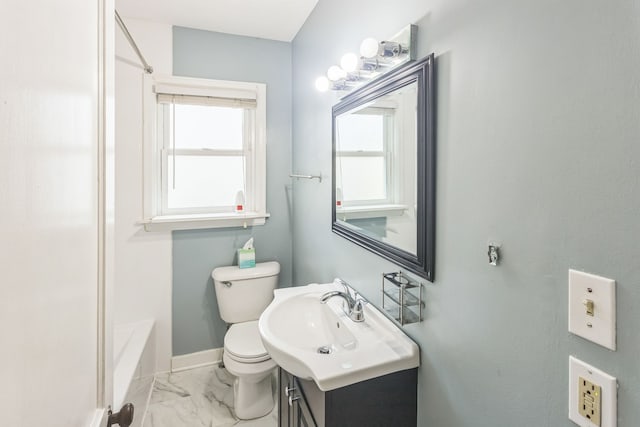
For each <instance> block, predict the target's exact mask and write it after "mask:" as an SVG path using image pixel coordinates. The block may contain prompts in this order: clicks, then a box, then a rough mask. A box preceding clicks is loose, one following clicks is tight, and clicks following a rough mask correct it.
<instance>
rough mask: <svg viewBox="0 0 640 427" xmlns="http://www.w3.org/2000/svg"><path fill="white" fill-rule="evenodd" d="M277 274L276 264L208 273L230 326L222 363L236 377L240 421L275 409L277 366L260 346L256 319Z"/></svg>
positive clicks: (234, 389) (271, 290)
mask: <svg viewBox="0 0 640 427" xmlns="http://www.w3.org/2000/svg"><path fill="white" fill-rule="evenodd" d="M279 273H280V264H278V263H277V262H266V263H258V264H256V266H255V267H254V268H245V269H240V268H238V267H236V266H230V267H219V268H216V269H215V270H213V272H212V273H211V275H212V277H213V280H214V285H215V291H216V298H217V300H218V308H219V311H220V317H222V319H223V320H224V321H225V322H227V323H228V324H230V327H229V329H228V330H227V333H226V334H225V336H224V351H223V356H222V361H223V362H224V365H225V368H226V369H227V371H229V373H230V374H232V375H234V376H235V377H236V378H235V380H234V384H233V395H234V409H235V413H236V416H237V417H238V418H240V419H243V420H247V419H252V418H258V417H262V416H265V415H267V414H268V413H269V412H271V411H272V410H273V407H274V405H275V401H274V398H273V391H272V384H273V377H274V375H273V374H274V370H275V368H276V367H277V365H276V364H275V362H274V361H273V360H272V359H271V357H270V356H269V353H267V350H266V349H265V348H264V346H263V345H262V338H261V337H260V332H259V330H258V318H259V317H260V315H261V314H262V312H263V311H264V309H265V308H266V307H267V306H268V305H269V303H270V302H271V300H272V299H273V291H274V289H275V288H276V285H277V281H278V274H279Z"/></svg>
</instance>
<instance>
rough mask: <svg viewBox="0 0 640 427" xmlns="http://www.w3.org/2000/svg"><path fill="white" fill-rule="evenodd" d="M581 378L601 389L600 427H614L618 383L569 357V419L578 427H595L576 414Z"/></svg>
mask: <svg viewBox="0 0 640 427" xmlns="http://www.w3.org/2000/svg"><path fill="white" fill-rule="evenodd" d="M580 377H582V378H584V379H586V380H588V381H590V382H592V383H594V384H597V385H599V386H600V387H601V389H600V392H601V404H602V406H601V411H600V413H601V417H600V427H616V424H617V421H618V411H617V409H618V408H617V401H618V383H617V381H616V378H615V377H612V376H611V375H609V374H607V373H604V372H602V371H601V370H599V369H597V368H594V367H593V366H590V365H587V364H586V363H584V362H583V361H581V360H578V359H576V358H575V357H573V356H569V419H570V420H571V421H573V422H574V423H576V424H577V425H579V426H580V427H596V424H594V423H592V422H591V421H590V420H588V419H587V418H585V417H583V416H582V415H580V413H579V412H578V386H579V383H578V381H579V378H580Z"/></svg>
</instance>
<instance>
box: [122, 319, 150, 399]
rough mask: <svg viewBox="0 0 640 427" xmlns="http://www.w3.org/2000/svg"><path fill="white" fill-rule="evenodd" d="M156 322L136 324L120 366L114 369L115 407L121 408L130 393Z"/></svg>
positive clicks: (123, 352) (147, 321)
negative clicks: (130, 387)
mask: <svg viewBox="0 0 640 427" xmlns="http://www.w3.org/2000/svg"><path fill="white" fill-rule="evenodd" d="M153 325H154V321H153V320H152V319H149V320H142V321H140V322H135V324H133V325H132V327H133V332H132V334H131V337H130V339H129V340H128V342H127V344H126V348H125V349H124V350H123V351H122V355H121V356H120V358H119V360H118V364H117V365H116V366H114V369H113V405H114V408H120V407H121V406H122V404H123V403H124V399H125V397H126V395H127V392H128V391H129V386H130V385H131V381H132V380H133V377H134V375H135V373H136V369H137V368H138V363H139V362H140V359H141V357H142V353H143V352H144V349H145V346H146V345H147V341H148V340H149V337H150V336H151V332H152V330H153Z"/></svg>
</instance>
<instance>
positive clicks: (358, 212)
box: [336, 204, 409, 220]
mask: <svg viewBox="0 0 640 427" xmlns="http://www.w3.org/2000/svg"><path fill="white" fill-rule="evenodd" d="M407 210H409V206H406V205H394V204H384V205H382V204H381V205H367V206H343V207H341V208H338V207H336V216H337V217H338V219H342V220H347V219H352V218H354V219H355V218H377V217H381V216H400V215H402V214H404V212H405V211H407Z"/></svg>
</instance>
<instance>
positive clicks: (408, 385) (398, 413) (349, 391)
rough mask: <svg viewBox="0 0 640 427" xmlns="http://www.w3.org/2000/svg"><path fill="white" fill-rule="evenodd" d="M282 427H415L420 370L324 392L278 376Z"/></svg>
mask: <svg viewBox="0 0 640 427" xmlns="http://www.w3.org/2000/svg"><path fill="white" fill-rule="evenodd" d="M279 387H280V401H279V417H278V419H279V420H280V421H279V422H280V427H415V426H416V424H417V410H418V406H417V393H418V369H417V368H414V369H408V370H405V371H400V372H394V373H392V374H388V375H384V376H382V377H378V378H373V379H370V380H366V381H362V382H359V383H356V384H352V385H349V386H345V387H341V388H338V389H335V390H330V391H327V392H324V391H322V390H320V389H319V388H318V386H317V385H316V383H314V382H313V381H309V380H303V379H300V378H297V377H295V376H293V375H291V374H290V373H288V372H287V371H285V370H284V369H280V373H279Z"/></svg>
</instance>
